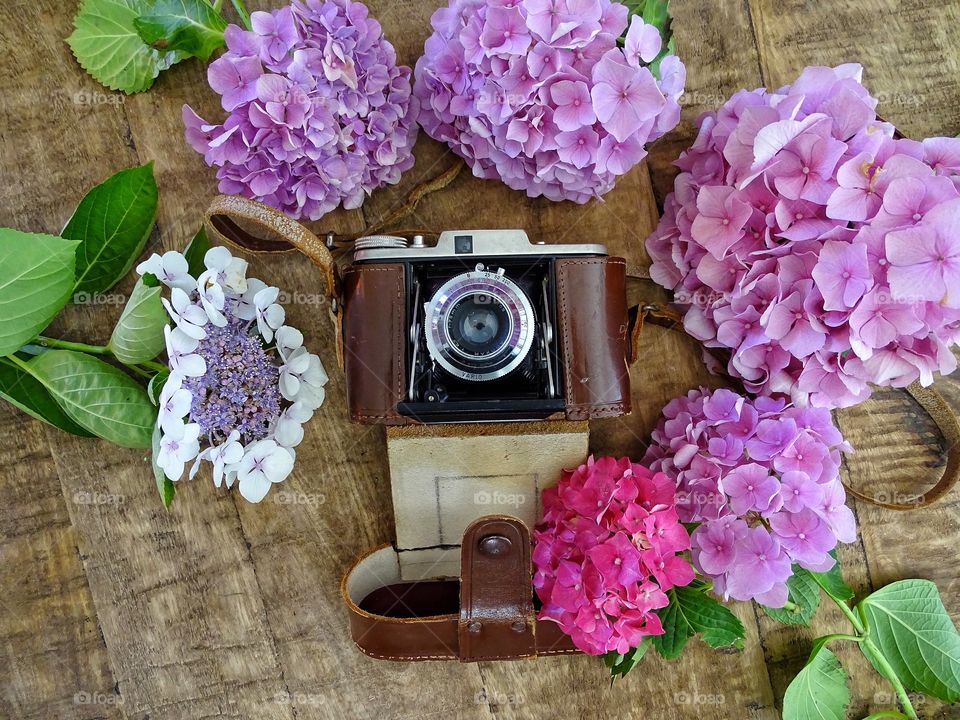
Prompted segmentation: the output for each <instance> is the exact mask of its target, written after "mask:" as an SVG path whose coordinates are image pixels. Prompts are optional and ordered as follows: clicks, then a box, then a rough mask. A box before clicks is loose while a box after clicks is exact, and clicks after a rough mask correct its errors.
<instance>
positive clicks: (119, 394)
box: [27, 350, 157, 448]
mask: <svg viewBox="0 0 960 720" xmlns="http://www.w3.org/2000/svg"><path fill="white" fill-rule="evenodd" d="M27 367H28V369H29V372H30V374H31V375H33V376H34V378H36V379H37V380H38V381H40V382H41V383H42V384H43V386H44V387H45V388H47V390H48V391H49V392H50V395H51V396H52V397H53V398H54V399H55V400H56V401H57V403H58V404H59V405H60V407H61V408H63V411H64V412H65V413H66V414H67V415H69V416H70V418H71V419H72V420H74V421H75V422H76V423H78V424H79V425H81V426H82V427H84V428H85V429H87V430H89V431H90V432H92V433H93V434H94V435H97V436H98V437H101V438H103V439H104V440H109V441H110V442H112V443H115V444H117V445H121V446H122V447H130V448H148V447H150V441H151V436H152V434H153V426H154V425H155V424H156V422H157V409H156V408H155V407H154V406H153V405H152V404H151V402H150V399H149V398H148V397H147V393H146V390H144V389H143V388H142V387H141V386H140V385H138V384H137V383H136V382H135V381H134V380H133V379H132V378H131V377H130V376H129V375H127V374H126V373H124V372H123V371H122V370H119V369H117V368H115V367H114V366H113V365H109V364H107V363H105V362H104V361H103V360H100V359H99V358H96V357H94V356H92V355H87V354H85V353H79V352H73V351H71V350H51V351H50V352H45V353H43V354H42V355H38V356H37V357H35V358H33V359H32V360H30V362H29V363H27Z"/></svg>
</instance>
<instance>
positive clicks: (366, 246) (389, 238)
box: [353, 235, 408, 250]
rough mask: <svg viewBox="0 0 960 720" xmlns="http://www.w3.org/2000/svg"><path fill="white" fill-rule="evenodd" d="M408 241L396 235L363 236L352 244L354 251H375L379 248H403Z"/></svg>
mask: <svg viewBox="0 0 960 720" xmlns="http://www.w3.org/2000/svg"><path fill="white" fill-rule="evenodd" d="M407 246H408V241H407V239H406V238H405V237H400V236H398V235H364V236H363V237H359V238H357V239H356V240H355V241H354V243H353V249H354V250H376V249H380V248H405V247H407Z"/></svg>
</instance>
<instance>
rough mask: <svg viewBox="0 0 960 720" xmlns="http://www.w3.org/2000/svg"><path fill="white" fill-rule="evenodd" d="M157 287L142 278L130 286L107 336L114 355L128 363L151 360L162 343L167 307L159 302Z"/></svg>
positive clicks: (163, 342)
mask: <svg viewBox="0 0 960 720" xmlns="http://www.w3.org/2000/svg"><path fill="white" fill-rule="evenodd" d="M160 290H161V289H160V288H159V287H147V286H146V285H145V284H144V283H143V281H142V280H138V281H137V284H136V285H134V286H133V292H132V293H131V294H130V299H129V300H127V304H126V306H125V307H124V308H123V313H122V314H121V315H120V320H118V321H117V326H116V327H115V328H114V329H113V334H112V335H111V336H110V344H109V347H110V350H111V352H113V355H114V357H116V358H117V360H119V361H120V362H122V363H125V364H127V365H135V364H136V363H142V362H146V361H147V360H153V358H155V357H156V356H157V355H159V354H160V352H161V351H162V350H163V348H164V346H165V344H166V343H165V339H164V336H163V328H165V327H166V325H167V322H168V316H167V311H166V310H164V309H163V305H161V304H160Z"/></svg>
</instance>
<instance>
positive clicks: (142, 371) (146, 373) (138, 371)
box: [125, 365, 153, 378]
mask: <svg viewBox="0 0 960 720" xmlns="http://www.w3.org/2000/svg"><path fill="white" fill-rule="evenodd" d="M125 367H127V368H129V369H130V370H132V371H133V372H135V373H136V374H137V375H139V376H140V377H142V378H151V377H153V374H152V373H151V372H150V371H149V370H145V369H144V368H142V367H140V366H138V365H126V366H125Z"/></svg>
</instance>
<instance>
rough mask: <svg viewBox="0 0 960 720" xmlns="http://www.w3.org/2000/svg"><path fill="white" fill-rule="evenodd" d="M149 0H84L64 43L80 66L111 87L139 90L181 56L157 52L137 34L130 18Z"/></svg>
mask: <svg viewBox="0 0 960 720" xmlns="http://www.w3.org/2000/svg"><path fill="white" fill-rule="evenodd" d="M152 4H153V3H152V0H83V2H82V4H81V5H80V10H79V11H78V12H77V16H76V17H75V18H74V19H73V27H74V30H73V33H72V34H71V35H70V37H68V38H67V44H68V45H69V46H70V49H71V50H72V51H73V54H74V56H75V57H76V58H77V62H79V63H80V67H82V68H83V69H84V70H86V71H87V72H88V73H90V75H92V76H93V78H94V79H95V80H97V81H99V82H100V83H102V84H103V85H106V86H107V87H108V88H110V89H111V90H122V91H123V92H125V93H137V92H142V91H144V90H146V89H147V88H149V87H150V86H151V85H153V81H154V80H156V78H157V75H159V74H160V72H161V71H162V70H166V69H167V68H168V67H170V66H171V65H173V64H174V63H175V62H177V61H178V60H180V56H179V55H178V54H177V53H175V52H160V51H158V50H156V49H155V48H152V47H150V46H149V45H147V44H146V43H145V42H143V40H141V39H140V36H139V35H138V34H137V31H136V29H135V28H134V27H133V21H134V20H135V19H136V18H137V17H139V16H140V15H142V14H144V13H145V12H148V11H149V10H150V7H151V6H152Z"/></svg>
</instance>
